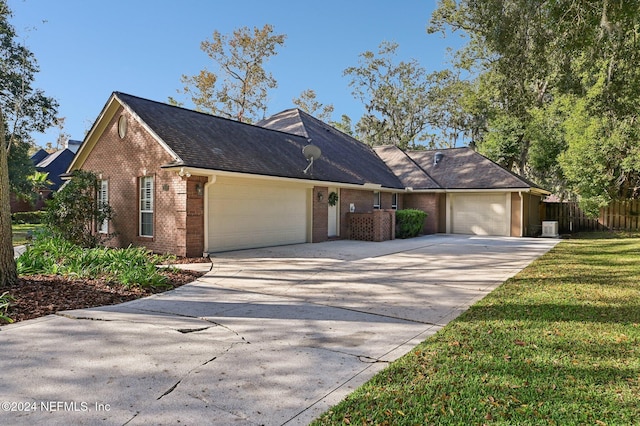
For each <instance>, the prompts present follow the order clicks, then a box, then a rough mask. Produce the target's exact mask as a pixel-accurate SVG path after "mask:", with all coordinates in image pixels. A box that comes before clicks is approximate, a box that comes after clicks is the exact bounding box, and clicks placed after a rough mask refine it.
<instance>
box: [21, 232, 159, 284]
mask: <svg viewBox="0 0 640 426" xmlns="http://www.w3.org/2000/svg"><path fill="white" fill-rule="evenodd" d="M161 261H162V257H161V256H157V255H154V254H153V253H151V252H150V251H148V250H146V249H144V248H141V247H129V248H126V249H112V248H106V247H97V248H90V249H85V248H82V247H80V246H78V245H75V244H73V243H71V242H69V241H67V240H65V239H64V238H61V237H57V236H54V235H51V233H49V232H46V231H41V232H38V233H37V234H36V237H35V238H34V240H33V243H32V244H30V245H29V246H27V250H26V251H25V252H24V253H23V254H22V255H21V256H20V257H19V258H18V259H17V261H16V263H17V267H18V273H19V274H23V275H32V274H54V275H63V276H70V277H73V276H76V277H79V278H91V279H95V278H101V279H106V280H108V281H112V282H115V283H118V284H121V285H123V286H125V287H162V286H165V285H166V284H167V278H166V277H165V276H164V275H162V274H160V273H159V271H158V269H157V268H156V264H158V263H160V262H161Z"/></svg>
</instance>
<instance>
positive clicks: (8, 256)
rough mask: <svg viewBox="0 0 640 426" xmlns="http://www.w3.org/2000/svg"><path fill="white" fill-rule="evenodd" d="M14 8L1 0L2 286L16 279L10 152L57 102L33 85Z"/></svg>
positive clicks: (44, 122)
mask: <svg viewBox="0 0 640 426" xmlns="http://www.w3.org/2000/svg"><path fill="white" fill-rule="evenodd" d="M10 17H11V11H10V10H9V8H8V6H7V4H6V1H5V0H0V287H2V286H9V285H12V284H15V283H16V282H17V279H18V277H17V273H16V265H15V261H14V259H13V244H12V237H11V207H10V202H9V199H10V181H9V155H10V154H11V151H12V150H14V149H16V150H17V149H19V148H22V147H24V144H27V143H28V141H29V140H30V137H29V134H30V133H31V132H33V131H44V130H45V129H46V128H47V127H48V126H49V125H50V124H51V122H52V121H53V118H54V117H55V113H56V109H57V103H56V102H55V101H54V100H53V99H51V98H48V97H46V96H45V95H44V93H43V92H42V91H40V90H37V89H34V88H33V87H32V83H33V80H34V76H35V74H36V73H37V72H38V71H39V70H38V66H37V62H36V59H35V57H34V56H33V53H31V52H30V51H29V50H28V49H27V48H26V47H25V46H24V45H21V44H19V43H17V42H16V40H15V38H16V33H15V30H14V29H13V27H12V26H11V25H10V23H9V18H10Z"/></svg>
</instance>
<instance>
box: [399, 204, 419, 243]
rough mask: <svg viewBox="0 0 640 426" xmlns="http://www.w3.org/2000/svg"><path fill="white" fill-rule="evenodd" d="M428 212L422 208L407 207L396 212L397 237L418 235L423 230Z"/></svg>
mask: <svg viewBox="0 0 640 426" xmlns="http://www.w3.org/2000/svg"><path fill="white" fill-rule="evenodd" d="M426 218H427V213H425V212H423V211H422V210H415V209H406V210H398V211H397V212H396V238H413V237H417V236H418V235H419V234H420V232H421V231H422V227H423V226H424V220H425V219H426Z"/></svg>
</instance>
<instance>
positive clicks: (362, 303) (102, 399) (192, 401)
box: [0, 235, 557, 425]
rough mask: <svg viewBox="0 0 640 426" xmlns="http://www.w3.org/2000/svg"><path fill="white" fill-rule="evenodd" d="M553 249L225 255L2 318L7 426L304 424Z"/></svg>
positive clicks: (482, 243) (355, 248) (348, 249)
mask: <svg viewBox="0 0 640 426" xmlns="http://www.w3.org/2000/svg"><path fill="white" fill-rule="evenodd" d="M556 243H557V240H549V239H527V238H501V237H471V236H453V235H434V236H425V237H420V238H415V239H410V240H395V241H388V242H383V243H365V242H356V241H333V242H327V243H320V244H301V245H292V246H285V247H274V248H266V249H256V250H245V251H237V252H230V253H225V254H220V255H217V256H215V257H213V258H212V260H213V265H212V269H211V271H209V272H208V273H207V274H206V275H205V276H204V277H203V278H202V279H200V280H198V281H197V282H195V283H192V284H189V285H186V286H183V287H181V288H179V289H176V290H174V291H171V292H168V293H164V294H160V295H155V296H153V297H149V298H146V299H141V300H136V301H132V302H128V303H124V304H122V305H117V306H110V307H103V308H94V309H83V310H77V311H67V312H63V313H60V314H58V315H51V316H48V317H45V318H41V319H37V320H31V321H25V322H23V323H18V324H15V325H9V326H5V327H2V328H1V330H0V345H1V347H2V349H3V356H2V357H1V358H0V371H2V379H3V380H2V387H1V388H0V402H2V410H1V411H0V423H1V424H13V425H20V424H24V425H27V424H28V425H34V424H42V425H45V424H46V425H55V424H60V425H63V424H105V425H125V424H127V425H143V424H187V425H192V424H193V425H195V424H216V425H231V424H233V425H235V424H248V425H283V424H287V425H302V424H308V423H309V422H310V421H311V420H313V419H314V418H316V417H318V416H319V415H320V414H322V413H323V412H324V411H325V410H326V409H328V408H329V407H331V406H332V405H334V404H336V403H337V402H339V401H340V400H341V399H343V398H344V397H345V396H346V395H347V394H348V393H349V392H351V391H352V390H354V389H355V388H356V387H357V386H359V385H361V384H362V383H364V382H365V381H367V380H368V379H370V378H371V377H372V376H373V375H374V374H375V373H376V372H378V371H380V370H381V369H383V368H384V367H386V366H387V365H388V363H389V362H390V361H392V360H395V359H396V358H398V357H400V356H402V355H403V354H405V353H407V352H408V351H409V350H411V348H412V347H414V346H415V345H417V344H418V343H420V342H421V341H423V340H424V339H426V338H428V337H429V336H430V335H432V334H434V333H435V332H437V331H438V330H440V329H441V328H442V327H443V326H444V325H445V324H446V323H447V322H449V321H450V320H452V319H454V318H455V317H456V316H458V315H459V314H460V313H461V312H463V311H464V310H465V309H467V308H468V307H469V306H470V305H471V304H473V303H474V302H475V301H477V300H479V299H481V298H482V297H484V296H485V295H486V294H488V293H489V292H491V291H492V290H493V289H494V288H495V287H496V286H498V285H499V284H500V283H502V282H503V281H505V280H506V279H507V278H509V277H511V276H513V275H514V274H516V273H517V272H518V271H520V270H521V269H522V268H524V267H525V266H526V265H527V264H529V263H530V262H531V261H532V260H534V259H535V258H537V257H538V256H540V255H542V254H543V253H545V252H546V251H547V250H549V249H550V248H551V247H553V246H554V245H555V244H556Z"/></svg>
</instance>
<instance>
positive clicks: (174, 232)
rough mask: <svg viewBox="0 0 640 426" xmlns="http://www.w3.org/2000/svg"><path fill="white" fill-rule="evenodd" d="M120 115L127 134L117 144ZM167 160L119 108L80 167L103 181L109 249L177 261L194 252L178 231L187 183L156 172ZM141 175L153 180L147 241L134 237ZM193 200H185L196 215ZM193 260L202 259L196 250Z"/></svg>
mask: <svg viewBox="0 0 640 426" xmlns="http://www.w3.org/2000/svg"><path fill="white" fill-rule="evenodd" d="M121 114H124V115H125V116H127V119H128V130H127V134H126V136H125V137H124V138H123V139H121V138H120V137H119V136H118V131H117V123H118V119H119V117H120V115H121ZM171 160H173V158H172V157H171V156H170V155H169V154H168V153H167V151H165V150H164V149H163V148H162V147H161V146H160V144H158V143H157V141H156V140H155V139H153V138H152V137H151V135H149V133H148V132H147V131H146V129H145V128H144V127H143V126H141V125H140V124H139V123H138V122H137V121H136V120H135V119H134V118H133V117H131V116H130V115H129V113H128V112H127V111H125V110H123V109H122V108H120V109H119V111H118V112H117V113H116V114H115V115H114V117H113V118H112V120H111V121H110V122H109V123H108V125H107V127H106V128H105V130H104V132H103V133H102V135H101V136H100V139H99V140H98V141H97V143H96V145H95V146H94V148H93V150H92V151H91V152H90V153H89V155H88V157H87V159H86V161H85V163H84V164H83V166H82V168H83V169H85V170H91V171H93V172H94V173H96V174H98V175H101V176H102V179H106V180H108V181H109V204H110V205H111V207H112V208H113V210H114V218H113V220H112V221H111V222H110V223H109V232H110V233H111V232H115V233H116V237H115V238H114V239H112V240H111V241H110V242H109V245H111V246H116V247H127V246H128V245H130V244H131V245H134V246H145V247H147V248H148V249H150V250H152V251H154V252H156V253H174V254H176V255H178V256H185V255H187V251H189V252H190V253H191V252H194V253H195V251H196V250H195V249H193V247H195V243H194V242H193V240H194V237H193V234H192V236H191V240H190V241H191V243H193V244H194V245H193V246H191V245H189V244H188V243H187V233H186V232H184V230H185V229H186V227H187V217H188V216H187V214H188V213H187V210H188V209H187V197H186V194H187V190H188V184H187V182H188V181H187V180H183V179H182V178H181V177H180V176H178V175H177V174H176V173H175V172H173V171H167V170H163V169H161V168H160V166H162V165H163V164H166V163H168V162H169V161H171ZM145 175H146V176H153V177H154V231H153V234H154V235H153V237H140V236H139V230H138V227H139V217H138V214H139V213H138V212H139V210H138V209H139V197H140V196H139V178H140V177H142V176H145ZM194 185H195V183H194ZM194 188H195V186H194ZM195 200H196V199H195V198H193V200H192V201H191V203H192V210H193V211H194V212H195V211H197V207H196V204H197V201H195ZM199 221H200V219H195V222H194V223H198V224H199ZM198 226H199V225H198ZM192 231H193V230H192ZM194 234H195V232H194ZM195 239H199V238H195ZM188 246H189V247H190V248H189V250H188ZM198 255H199V256H201V255H202V250H199V254H198Z"/></svg>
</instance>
